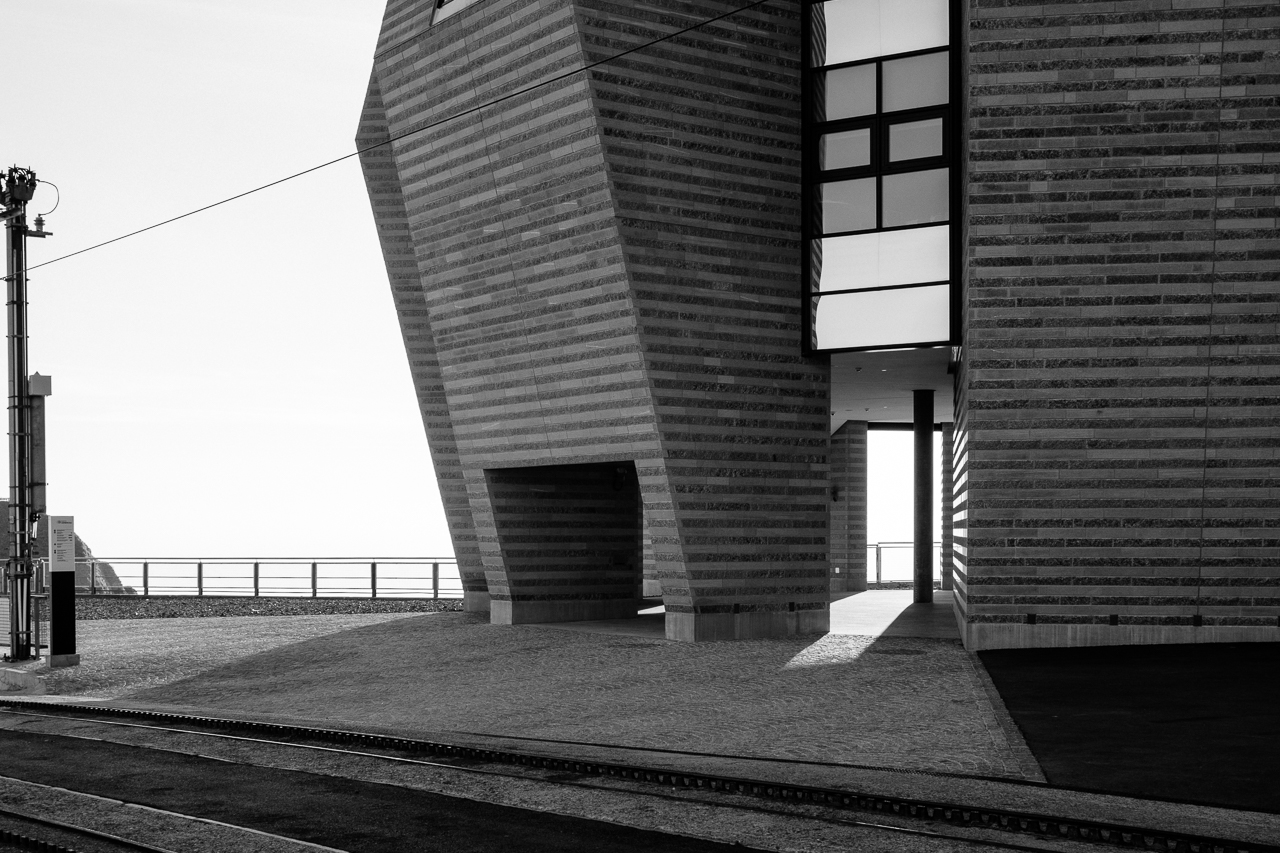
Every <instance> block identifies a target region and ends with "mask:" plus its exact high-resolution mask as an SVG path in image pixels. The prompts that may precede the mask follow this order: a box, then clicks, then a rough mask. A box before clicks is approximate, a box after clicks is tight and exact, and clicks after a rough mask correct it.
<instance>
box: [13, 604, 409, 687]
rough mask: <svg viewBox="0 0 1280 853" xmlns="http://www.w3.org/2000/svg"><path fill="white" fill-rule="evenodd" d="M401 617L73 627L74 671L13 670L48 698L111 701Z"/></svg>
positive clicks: (36, 665)
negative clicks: (40, 686)
mask: <svg viewBox="0 0 1280 853" xmlns="http://www.w3.org/2000/svg"><path fill="white" fill-rule="evenodd" d="M404 618H406V614H404V613H351V614H340V615H326V616H277V617H274V618H270V619H263V618H261V617H260V616H225V617H223V618H220V619H189V618H148V619H130V620H124V619H120V620H99V621H87V622H84V623H82V624H79V625H77V626H76V648H77V649H78V651H79V653H80V658H81V664H80V665H79V666H73V667H66V668H63V669H55V670H50V669H49V667H48V665H47V664H45V663H44V662H43V661H41V662H39V663H33V664H27V665H24V666H15V667H13V668H15V669H23V670H25V671H28V672H31V673H34V674H35V675H37V676H40V677H41V678H42V679H43V680H44V691H45V692H47V693H54V694H58V695H62V696H88V697H92V698H96V699H115V698H119V697H120V696H124V695H126V694H129V693H132V692H134V691H137V690H145V689H148V688H154V687H159V686H162V685H165V684H169V683H171V682H174V681H178V680H180V679H183V678H189V677H191V676H193V675H197V674H200V673H203V672H206V671H208V670H211V669H215V668H217V667H221V666H227V665H232V664H235V663H236V662H237V661H240V660H242V659H243V658H247V657H250V656H253V655H258V654H261V653H263V652H270V651H272V650H275V649H279V648H281V647H282V646H290V645H293V644H294V643H299V642H302V641H304V640H313V639H316V638H318V637H324V636H327V635H329V634H336V633H339V632H341V631H347V630H350V629H352V628H363V627H366V626H369V625H375V624H378V623H380V622H388V621H391V620H395V619H404Z"/></svg>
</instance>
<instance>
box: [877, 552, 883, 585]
mask: <svg viewBox="0 0 1280 853" xmlns="http://www.w3.org/2000/svg"><path fill="white" fill-rule="evenodd" d="M883 568H884V560H883V559H882V555H881V553H880V543H879V542H877V543H876V583H880V572H881V570H882V569H883Z"/></svg>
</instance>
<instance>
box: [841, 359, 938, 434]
mask: <svg viewBox="0 0 1280 853" xmlns="http://www.w3.org/2000/svg"><path fill="white" fill-rule="evenodd" d="M949 356H950V349H949V348H948V347H935V348H933V349H913V350H890V351H887V352H841V353H833V354H832V355H831V431H832V432H835V431H836V430H837V429H839V428H840V425H841V424H843V423H844V422H845V421H870V422H872V423H900V424H909V423H911V421H912V399H913V397H912V393H911V392H912V391H914V390H916V389H924V388H929V389H932V390H933V392H934V396H933V411H934V414H933V420H934V423H950V422H951V421H952V420H954V417H955V414H954V405H953V396H954V388H953V383H952V379H953V378H954V377H952V375H951V374H950V373H948V372H947V363H948V359H949Z"/></svg>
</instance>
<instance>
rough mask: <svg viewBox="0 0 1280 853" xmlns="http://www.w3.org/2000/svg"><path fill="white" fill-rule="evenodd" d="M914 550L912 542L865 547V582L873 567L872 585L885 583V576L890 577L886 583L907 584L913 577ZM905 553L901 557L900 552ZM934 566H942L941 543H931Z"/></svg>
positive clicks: (885, 543) (874, 544)
mask: <svg viewBox="0 0 1280 853" xmlns="http://www.w3.org/2000/svg"><path fill="white" fill-rule="evenodd" d="M915 550H916V545H915V543H914V542H875V543H872V544H868V545H867V580H868V581H870V580H871V567H872V566H875V581H874V583H885V576H886V575H890V577H889V578H888V581H889V582H890V583H894V582H899V581H900V582H909V581H911V580H912V579H913V578H914V577H915V567H914V560H915ZM903 551H905V552H906V554H905V555H903V554H902V553H901V552H903ZM886 552H889V554H890V559H889V560H888V561H887V562H888V565H887V566H886V560H885V553H886ZM933 553H934V556H935V557H936V559H934V561H933V564H934V566H937V567H939V569H940V568H941V566H942V543H941V542H934V543H933ZM886 568H887V569H888V571H886Z"/></svg>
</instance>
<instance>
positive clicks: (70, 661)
mask: <svg viewBox="0 0 1280 853" xmlns="http://www.w3.org/2000/svg"><path fill="white" fill-rule="evenodd" d="M79 665H80V655H49V666H50V667H51V668H52V667H58V666H79Z"/></svg>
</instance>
